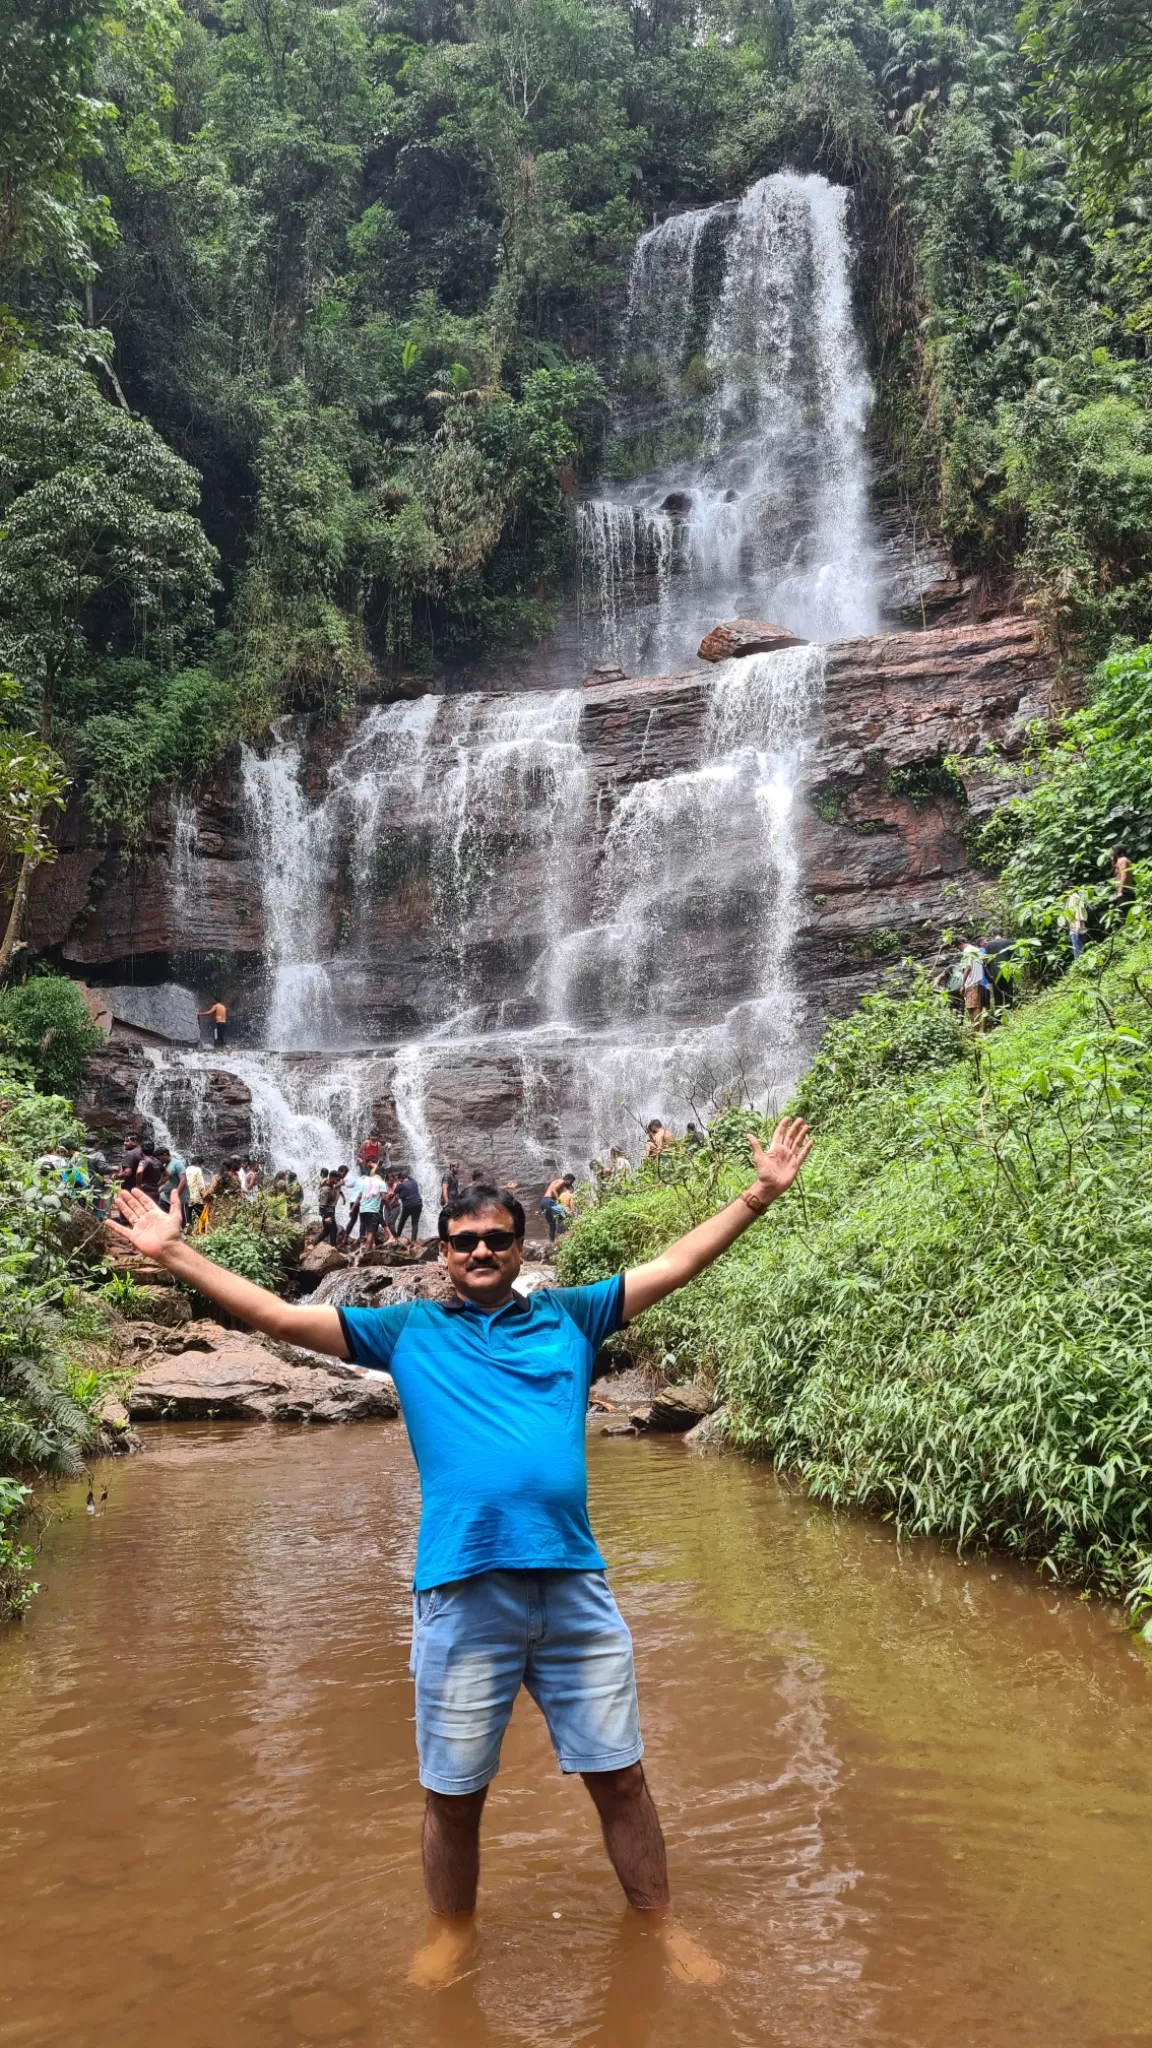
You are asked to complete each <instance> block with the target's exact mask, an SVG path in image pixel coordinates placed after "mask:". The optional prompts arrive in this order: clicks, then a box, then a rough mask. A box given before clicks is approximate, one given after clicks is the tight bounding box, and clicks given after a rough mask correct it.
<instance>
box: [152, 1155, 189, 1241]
mask: <svg viewBox="0 0 1152 2048" xmlns="http://www.w3.org/2000/svg"><path fill="white" fill-rule="evenodd" d="M156 1157H157V1159H158V1160H159V1161H160V1164H161V1166H162V1167H163V1168H164V1176H163V1179H162V1180H161V1182H160V1202H161V1206H162V1207H165V1208H166V1207H167V1205H168V1203H169V1201H170V1200H171V1196H172V1190H173V1188H175V1190H176V1193H177V1194H178V1195H179V1197H180V1214H181V1215H182V1217H183V1219H184V1228H185V1230H187V1228H188V1171H187V1167H186V1166H185V1164H184V1161H183V1160H182V1159H181V1157H180V1154H179V1153H178V1152H170V1151H169V1150H168V1147H167V1146H166V1145H162V1146H161V1147H160V1149H159V1151H158V1152H157V1154H156Z"/></svg>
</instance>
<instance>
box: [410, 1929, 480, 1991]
mask: <svg viewBox="0 0 1152 2048" xmlns="http://www.w3.org/2000/svg"><path fill="white" fill-rule="evenodd" d="M475 1931H476V1921H475V1918H474V1916H473V1915H472V1914H471V1913H437V1914H435V1915H434V1916H433V1918H432V1919H431V1920H430V1922H429V1925H428V1939H427V1940H426V1941H425V1943H424V1946H423V1948H421V1949H418V1950H417V1952H416V1954H415V1956H414V1957H413V1958H412V1964H411V1967H410V1969H409V1971H408V1982H409V1983H410V1984H414V1985H415V1986H416V1988H417V1990H418V1991H443V1990H445V1989H446V1988H447V1986H448V1985H449V1984H455V1982H456V1980H457V1978H458V1977H462V1976H463V1974H464V1969H465V1965H466V1964H467V1961H468V1958H469V1956H470V1955H471V1953H472V1940H473V1936H474V1934H475Z"/></svg>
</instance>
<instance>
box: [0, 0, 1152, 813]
mask: <svg viewBox="0 0 1152 2048" xmlns="http://www.w3.org/2000/svg"><path fill="white" fill-rule="evenodd" d="M5 6H7V14H5V12H4V9H5ZM5 24H6V29H5ZM0 29H5V33H4V34H3V35H0V48H2V49H3V51H4V54H3V56H2V57H0V299H2V300H3V302H4V305H3V312H2V318H3V326H2V328H0V337H2V341H0V363H4V364H6V368H5V369H3V370H2V371H0V376H2V379H3V381H2V383H0V492H2V493H3V501H2V502H0V521H2V522H3V524H4V527H5V529H6V530H5V532H4V535H3V537H2V538H0V610H2V611H3V614H4V618H5V619H6V622H7V623H6V625H5V627H4V630H5V634H6V642H5V650H4V657H3V658H4V660H5V661H6V663H7V665H8V666H9V667H11V668H12V669H13V670H14V672H15V673H17V674H18V675H19V676H20V678H21V681H22V684H23V685H24V686H25V688H26V689H27V690H28V691H29V692H30V693H31V695H32V696H35V695H36V694H37V692H39V693H40V696H41V698H42V699H43V698H44V696H45V693H46V694H47V697H49V698H50V699H51V702H52V712H53V720H54V729H55V731H56V734H57V744H58V745H59V746H60V747H61V748H62V750H63V752H64V753H65V756H66V758H67V760H68V763H69V766H70V767H71V768H72V769H73V771H74V772H75V773H78V774H79V775H80V776H81V778H82V779H83V780H84V781H85V782H86V784H87V785H88V787H89V789H90V791H91V793H92V798H93V803H94V806H95V809H96V812H97V815H98V816H99V817H100V818H101V819H103V820H104V821H105V822H107V823H108V824H110V825H111V824H112V823H114V822H117V821H119V822H120V823H121V824H125V825H127V826H128V827H129V829H130V830H139V827H140V824H141V821H142V817H143V814H144V810H145V809H146V806H147V803H148V801H150V799H151V796H152V794H153V793H154V792H155V791H156V790H157V789H159V788H161V787H162V786H163V785H164V784H165V783H166V782H170V781H173V780H180V779H192V778H194V777H195V776H197V775H201V774H203V773H204V772H206V769H207V768H208V767H210V765H211V760H212V757H213V752H214V749H216V748H218V747H219V746H221V745H224V744H226V743H227V742H228V741H229V740H230V739H231V738H232V737H233V736H234V735H235V734H236V733H237V732H238V731H239V732H246V733H248V734H250V735H256V734H259V733H260V732H261V731H263V730H264V729H265V728H266V726H267V723H268V720H269V719H270V718H271V717H272V716H274V715H275V714H276V712H277V711H278V710H280V709H281V708H283V707H285V706H303V707H309V708H311V709H312V710H313V711H314V712H315V713H316V714H317V715H319V716H321V717H326V718H331V717H338V716H342V715H343V714H344V713H345V711H346V710H347V708H348V707H349V705H350V704H351V702H352V700H353V698H354V696H355V693H356V692H357V690H359V689H360V688H362V687H363V685H364V684H365V682H366V680H367V679H368V678H369V677H370V676H371V675H372V674H373V673H379V672H380V671H383V672H385V673H392V672H396V671H403V670H407V671H412V670H416V671H419V670H420V669H428V668H430V667H432V666H433V665H434V664H437V663H443V662H448V661H452V660H457V659H460V658H473V657H476V656H483V655H485V654H487V653H489V652H491V651H493V650H496V649H499V648H504V647H507V646H509V645H511V644H514V643H516V642H521V643H530V642H531V641H532V640H533V639H534V638H535V637H537V636H538V635H539V634H540V633H541V632H543V631H545V630H546V629H547V628H548V627H549V625H550V623H551V621H552V619H553V618H554V616H555V612H556V607H557V605H558V603H559V602H560V600H561V598H562V597H563V595H564V592H565V590H566V588H567V587H568V585H569V583H570V579H571V575H572V569H573V559H574V538H573V522H572V516H571V504H570V500H571V497H572V495H573V494H574V492H575V490H576V489H577V487H578V484H579V480H580V478H581V476H585V477H586V476H589V475H592V474H594V473H595V472H596V470H597V468H598V467H599V466H600V464H601V463H602V461H603V459H604V429H605V417H606V398H607V394H608V390H609V389H610V387H611V386H612V385H613V383H614V382H615V381H616V380H618V379H619V378H620V376H621V375H622V374H623V373H624V372H623V370H622V366H621V360H620V356H621V351H620V347H619V341H620V317H621V310H622V306H623V301H624V286H625V278H626V273H627V265H628V261H629V257H630V252H631V249H632V247H633V245H634V243H635V239H636V237H637V235H638V233H639V232H640V230H641V229H642V228H643V227H644V226H645V225H646V224H647V223H648V222H650V221H651V220H652V219H653V218H655V217H660V216H661V215H662V214H663V213H664V212H666V211H667V210H668V209H669V208H673V207H677V206H685V205H692V204H698V203H701V202H706V201H711V200H714V199H718V198H724V197H728V196H731V195H733V194H735V193H738V192H739V191H740V190H742V189H743V187H744V186H745V185H746V184H747V183H748V182H749V181H751V180H752V179H754V178H756V177H759V176H762V175H764V174H765V173H767V172H770V171H773V170H776V169H780V168H785V167H791V168H796V169H799V170H810V169H816V170H820V171H822V172H824V173H825V174H826V175H827V176H828V177H830V178H832V179H834V180H837V181H840V182H842V183H845V184H848V185H849V186H850V187H851V188H852V192H853V219H854V231H855V238H856V242H857V246H858V249H859V252H860V265H859V276H858V297H859V307H860V313H861V318H862V321H863V325H864V330H865V333H866V336H867V339H868V343H869V347H870V351H871V356H872V363H873V371H874V380H875V385H876V391H877V403H876V407H875V411H874V417H873V422H872V433H873V436H874V439H875V442H876V446H877V454H878V463H877V467H878V469H879V470H880V471H881V472H882V473H883V476H884V480H885V481H884V488H886V489H888V490H889V491H890V492H891V493H892V494H894V495H895V496H897V497H898V498H899V499H901V500H902V501H903V502H905V503H906V504H907V505H908V506H909V507H910V508H912V509H914V510H915V512H916V513H917V515H918V517H919V518H920V519H921V520H922V521H923V522H924V523H926V524H927V525H928V526H929V527H930V528H932V529H934V530H936V531H937V532H939V533H940V534H941V535H942V537H943V538H944V539H945V540H946V541H947V542H948V543H949V545H950V546H951V548H952V549H953V551H954V553H955V554H956V556H957V557H958V559H959V560H960V561H961V562H962V563H963V564H964V565H965V566H966V567H967V568H969V569H972V570H975V571H977V572H979V573H980V574H982V575H984V576H986V577H987V578H989V579H992V580H996V579H999V580H1000V581H1001V582H1006V581H1009V580H1014V581H1015V583H1016V585H1017V587H1018V588H1022V589H1023V591H1024V593H1025V594H1026V595H1027V596H1028V597H1029V598H1030V599H1031V600H1032V601H1033V602H1034V603H1035V604H1036V606H1037V607H1038V610H1039V612H1040V615H1041V617H1042V618H1043V620H1044V621H1045V624H1046V626H1047V629H1048V630H1049V631H1050V632H1051V634H1052V635H1053V637H1054V639H1055V640H1056V641H1057V642H1058V643H1059V644H1060V645H1061V646H1064V647H1067V648H1069V649H1070V650H1072V651H1073V652H1075V653H1077V654H1087V655H1091V656H1096V655H1098V654H1104V653H1106V652H1108V651H1109V650H1110V649H1111V648H1112V647H1113V646H1115V645H1121V644H1123V643H1125V642H1126V641H1127V642H1131V641H1132V640H1134V639H1139V638H1140V637H1142V636H1144V635H1145V634H1146V633H1147V632H1148V631H1149V630H1150V628H1152V553H1150V547H1152V543H1150V540H1149V534H1150V532H1152V517H1150V513H1152V481H1150V479H1152V468H1150V465H1152V424H1150V423H1152V367H1150V348H1152V340H1150V337H1152V241H1150V240H1149V236H1150V234H1152V227H1150V225H1149V223H1150V220H1152V212H1150V207H1152V140H1150V134H1152V116H1150V111H1149V78H1150V71H1152V60H1150V52H1149V28H1148V19H1147V11H1146V9H1145V8H1144V7H1143V6H1142V5H1141V4H1139V0H1102V4H1099V5H1093V6H1089V5H1088V4H1087V0H1028V4H1027V6H1026V8H1025V11H1024V13H1023V14H1022V15H1021V16H1019V17H1017V15H1016V13H1015V9H1014V6H1013V5H1011V4H1009V0H940V4H939V5H937V6H933V7H916V6H913V5H912V4H910V0H792V4H790V5H789V6H787V7H785V6H783V5H780V4H779V0H712V4H709V5H705V4H696V0H593V4H589V0H460V4H453V5H452V6H448V5H447V4H445V0H389V4H387V5H385V6H376V5H371V4H369V0H331V4H323V5H322V4H320V0H185V4H184V5H179V4H178V0H35V4H34V5H33V6H32V7H31V8H30V9H29V8H27V7H21V8H20V9H14V8H13V7H12V6H11V4H10V0H0ZM8 30H10V31H11V32H10V33H8V32H7V31H8ZM624 368H625V369H626V366H624ZM33 402H34V403H35V404H36V405H38V406H41V407H43V408H44V409H45V410H46V416H47V418H48V420H49V423H50V431H49V433H48V435H47V437H46V441H45V449H44V453H43V456H42V458H40V468H39V470H38V471H36V473H35V474H33V471H32V469H31V468H30V467H29V459H30V458H29V455H28V448H29V445H30V444H29V443H28V437H27V419H28V417H29V416H30V408H31V406H32V404H33ZM22 465H23V466H22ZM213 551H215V555H214V554H213ZM213 576H215V577H216V579H217V585H218V587H217V588H216V589H213V588H212V579H213ZM50 667H51V668H52V669H53V671H54V673H53V675H52V676H51V678H49V668H50ZM57 672H58V673H57ZM181 734H186V736H187V743H186V744H185V743H184V741H183V740H182V739H181Z"/></svg>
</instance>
